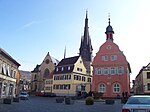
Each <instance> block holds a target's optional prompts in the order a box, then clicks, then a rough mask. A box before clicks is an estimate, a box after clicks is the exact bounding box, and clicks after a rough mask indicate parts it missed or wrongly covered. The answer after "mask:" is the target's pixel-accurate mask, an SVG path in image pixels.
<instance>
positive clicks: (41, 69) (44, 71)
mask: <svg viewBox="0 0 150 112" xmlns="http://www.w3.org/2000/svg"><path fill="white" fill-rule="evenodd" d="M58 62H59V61H58V60H56V59H54V58H53V57H51V56H50V55H49V52H48V54H47V55H46V57H45V59H44V60H43V62H42V63H41V64H40V65H37V66H36V68H35V69H34V70H33V71H32V72H31V73H32V76H31V77H32V78H31V91H34V92H41V91H44V87H45V80H46V79H47V78H48V77H49V75H50V74H51V73H52V72H53V70H54V69H55V66H56V65H57V64H58Z"/></svg>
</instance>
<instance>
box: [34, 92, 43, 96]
mask: <svg viewBox="0 0 150 112" xmlns="http://www.w3.org/2000/svg"><path fill="white" fill-rule="evenodd" d="M35 96H44V92H36V93H35Z"/></svg>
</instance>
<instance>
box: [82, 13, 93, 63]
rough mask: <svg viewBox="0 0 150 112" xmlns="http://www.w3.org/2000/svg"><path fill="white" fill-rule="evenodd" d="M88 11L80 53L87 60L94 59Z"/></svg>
mask: <svg viewBox="0 0 150 112" xmlns="http://www.w3.org/2000/svg"><path fill="white" fill-rule="evenodd" d="M87 16H88V15H87V11H86V18H85V27H84V35H83V36H82V37H81V45H80V53H79V55H81V57H82V58H83V59H84V60H86V61H90V62H91V61H92V51H93V48H92V44H91V38H90V35H89V27H88V17H87Z"/></svg>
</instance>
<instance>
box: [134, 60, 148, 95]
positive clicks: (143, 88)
mask: <svg viewBox="0 0 150 112" xmlns="http://www.w3.org/2000/svg"><path fill="white" fill-rule="evenodd" d="M133 89H134V94H150V63H149V64H148V65H147V66H144V67H142V69H141V70H140V71H139V74H138V75H137V76H136V78H135V80H134V83H133Z"/></svg>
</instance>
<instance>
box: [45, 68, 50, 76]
mask: <svg viewBox="0 0 150 112" xmlns="http://www.w3.org/2000/svg"><path fill="white" fill-rule="evenodd" d="M49 74H50V72H49V69H48V68H46V69H45V71H44V76H48V75H49Z"/></svg>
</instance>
